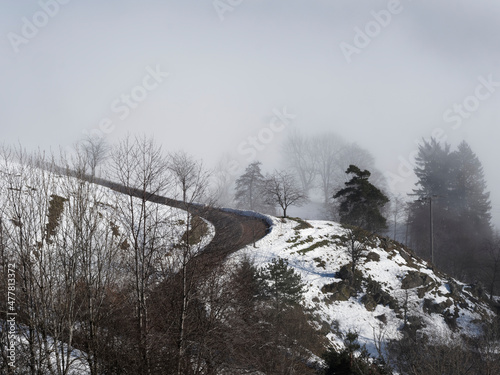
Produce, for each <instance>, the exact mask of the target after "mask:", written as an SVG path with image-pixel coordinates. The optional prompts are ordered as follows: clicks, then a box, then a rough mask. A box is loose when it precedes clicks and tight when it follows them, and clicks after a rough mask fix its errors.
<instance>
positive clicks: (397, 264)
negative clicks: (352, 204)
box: [234, 218, 493, 355]
mask: <svg viewBox="0 0 500 375" xmlns="http://www.w3.org/2000/svg"><path fill="white" fill-rule="evenodd" d="M271 219H272V221H273V223H274V225H273V227H272V230H271V233H270V234H269V235H267V236H266V237H264V238H263V239H262V240H260V241H259V242H257V248H254V247H251V246H249V247H247V248H245V249H243V250H241V251H240V252H239V253H237V254H235V255H234V257H235V259H236V260H237V259H238V257H240V256H242V254H247V255H248V256H249V257H250V258H253V259H254V260H255V262H256V264H257V265H258V266H264V265H266V264H267V263H268V262H270V261H271V260H272V259H273V258H277V257H280V258H285V259H287V260H288V262H289V265H291V266H293V267H294V268H295V269H296V270H297V271H298V272H299V273H300V274H301V276H302V278H303V280H304V281H305V283H306V285H307V292H306V294H305V301H304V304H305V306H306V307H308V308H310V309H312V310H313V311H314V312H315V313H316V314H317V315H318V317H319V318H320V320H321V321H322V324H323V326H327V327H328V328H329V331H330V333H329V334H328V338H329V339H330V341H331V343H332V344H334V345H342V344H341V342H342V341H341V337H340V335H339V333H346V332H348V331H349V330H351V331H355V332H357V333H358V334H359V339H360V342H361V343H364V344H366V347H367V349H368V350H369V351H370V352H371V353H372V354H375V355H376V347H375V344H376V342H377V340H376V337H379V338H380V337H381V338H382V341H385V340H390V339H397V338H399V337H400V334H401V328H402V326H403V324H404V311H405V310H406V311H407V316H411V317H413V318H412V319H414V318H415V317H417V318H418V319H420V321H421V323H423V324H422V325H423V327H422V328H421V332H422V333H423V334H426V335H428V336H429V337H436V334H438V335H439V336H441V337H450V338H453V337H458V336H459V335H460V334H467V335H474V334H475V333H477V332H478V324H479V323H480V322H481V321H482V320H483V319H487V318H488V317H491V316H493V312H492V311H491V309H490V308H489V307H488V306H487V305H486V304H485V303H484V302H480V301H479V299H478V298H477V296H475V295H474V294H475V290H474V288H472V287H470V286H467V285H464V284H462V283H460V282H458V281H456V280H451V279H450V278H448V277H447V276H446V275H444V274H439V273H435V272H433V271H432V269H431V268H430V267H429V265H428V264H427V262H425V261H422V260H420V259H418V258H416V257H414V256H412V255H411V254H410V253H409V252H408V251H407V250H405V249H403V248H402V247H401V246H400V245H397V244H394V243H392V242H390V243H384V242H383V241H384V240H383V239H381V238H378V237H376V238H374V239H373V240H372V241H371V242H372V243H371V245H370V246H368V247H367V250H366V251H364V253H365V255H368V254H369V256H368V257H364V258H363V259H361V261H360V264H359V266H358V267H357V269H358V270H359V271H360V272H361V274H362V275H363V276H362V278H363V280H364V281H363V283H362V286H361V288H360V290H359V291H358V292H357V293H356V295H354V296H353V295H351V296H349V295H347V296H346V295H345V294H344V295H342V293H339V289H340V290H341V291H342V289H341V288H339V286H340V285H341V284H342V283H343V280H342V279H341V275H342V272H341V270H342V267H343V266H345V265H347V264H349V263H350V256H349V252H348V251H347V247H346V245H345V243H344V241H343V240H342V239H341V236H343V235H345V233H346V230H345V229H344V228H343V227H342V226H341V225H339V224H337V223H334V222H327V221H307V222H304V221H301V220H298V221H297V220H292V219H284V220H283V219H277V218H271ZM307 224H309V225H307ZM307 226H310V227H308V228H306V227H307ZM344 271H345V269H344ZM379 288H380V290H379ZM374 289H375V292H374ZM370 291H371V292H370ZM373 294H376V295H375V300H377V299H379V300H381V301H379V303H376V302H375V303H374V299H373V298H370V297H368V296H367V295H373ZM339 295H340V297H339Z"/></svg>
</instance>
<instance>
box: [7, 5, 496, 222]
mask: <svg viewBox="0 0 500 375" xmlns="http://www.w3.org/2000/svg"><path fill="white" fill-rule="evenodd" d="M499 21H500V4H499V3H497V2H495V1H487V0H480V1H463V0H462V1H460V0H457V1H439V2H436V1H409V0H401V1H398V0H389V1H372V0H370V1H356V2H353V1H351V0H343V1H326V0H311V1H295V0H275V1H270V0H267V1H264V0H207V1H170V0H162V1H159V0H143V1H131V0H112V1H94V0H88V1H76V0H73V1H69V0H64V1H63V0H40V1H30V2H28V1H23V2H19V1H6V0H4V1H2V2H1V3H0V34H1V35H2V38H1V40H0V72H1V83H2V84H1V86H0V101H1V107H0V108H1V110H0V121H1V130H2V141H3V142H4V143H6V144H15V143H20V144H21V145H23V146H25V147H27V148H28V149H35V148H41V149H49V148H52V149H57V148H58V147H59V146H62V147H70V146H71V145H72V144H73V143H75V142H76V141H77V140H79V139H80V138H81V137H82V136H84V135H85V134H92V135H95V136H100V137H104V138H106V139H107V140H108V141H109V142H110V143H113V142H115V141H116V140H118V139H120V137H123V136H124V135H125V134H127V133H133V134H136V133H140V134H143V133H144V134H146V135H153V136H154V137H155V139H156V141H158V142H159V143H161V144H162V145H164V147H165V149H166V150H178V149H184V150H186V151H187V152H189V153H191V154H193V155H194V156H195V157H197V158H203V159H204V160H205V161H206V162H207V164H209V165H215V163H217V161H218V160H220V159H221V158H222V157H223V156H224V157H226V159H229V160H231V161H232V162H233V164H234V165H236V166H237V167H241V168H244V167H245V166H246V165H247V164H248V163H249V162H251V161H253V160H261V161H263V162H264V163H268V164H269V165H278V164H279V163H280V162H281V161H280V152H279V150H280V148H281V145H282V143H283V141H284V140H285V139H286V138H287V137H288V136H289V134H290V133H291V132H293V131H295V130H299V131H300V132H301V133H302V134H317V133H321V132H325V131H331V132H335V133H337V134H338V135H340V136H342V137H343V138H344V139H346V140H347V141H349V142H356V143H357V144H358V145H359V146H361V147H362V148H364V149H367V150H369V151H370V152H371V153H372V154H373V155H374V157H375V161H376V165H377V168H378V169H379V170H380V171H381V172H382V173H383V174H384V175H385V176H386V178H387V180H388V185H389V187H390V188H391V190H392V191H393V192H394V193H398V192H399V193H408V192H410V191H411V188H412V187H413V184H414V182H415V177H414V175H413V173H412V171H411V168H412V163H413V160H414V156H415V154H416V150H417V148H418V145H417V143H418V142H419V141H420V140H421V139H422V138H426V139H427V138H430V137H431V136H434V137H435V138H437V139H439V140H441V141H446V142H449V143H451V145H452V148H454V147H456V146H457V145H458V144H459V143H460V142H461V141H462V140H466V141H467V142H468V143H469V144H470V146H471V148H472V150H473V151H474V152H475V153H476V154H477V156H478V157H479V159H480V161H481V162H482V163H483V166H484V172H485V177H486V179H487V181H488V187H489V190H490V191H491V198H492V204H493V209H492V214H493V217H494V222H495V223H496V224H497V225H498V224H499V223H500V174H498V173H497V171H498V167H497V162H498V141H499V135H500V130H499V125H500V112H499V108H500V106H499V104H500V49H499V48H498V47H499V45H500V44H499V42H500V22H499Z"/></svg>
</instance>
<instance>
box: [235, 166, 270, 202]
mask: <svg viewBox="0 0 500 375" xmlns="http://www.w3.org/2000/svg"><path fill="white" fill-rule="evenodd" d="M260 165H261V163H260V162H258V161H256V162H253V163H251V164H250V165H249V166H248V167H247V168H246V169H245V173H243V174H242V175H241V176H240V177H239V178H238V179H237V180H236V194H235V200H236V203H237V206H238V208H243V209H248V210H252V211H265V210H266V204H265V203H264V198H263V194H262V188H263V185H264V176H263V175H262V172H261V170H260Z"/></svg>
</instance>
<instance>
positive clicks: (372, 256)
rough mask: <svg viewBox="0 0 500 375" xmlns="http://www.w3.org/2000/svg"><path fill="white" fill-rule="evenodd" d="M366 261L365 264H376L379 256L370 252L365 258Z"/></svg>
mask: <svg viewBox="0 0 500 375" xmlns="http://www.w3.org/2000/svg"><path fill="white" fill-rule="evenodd" d="M366 261H367V262H378V261H380V255H378V254H377V253H375V252H373V251H370V252H369V253H368V255H367V256H366Z"/></svg>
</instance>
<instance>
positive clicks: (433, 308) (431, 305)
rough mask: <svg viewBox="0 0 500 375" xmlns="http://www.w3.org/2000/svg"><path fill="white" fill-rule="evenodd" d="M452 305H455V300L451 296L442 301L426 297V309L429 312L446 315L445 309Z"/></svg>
mask: <svg viewBox="0 0 500 375" xmlns="http://www.w3.org/2000/svg"><path fill="white" fill-rule="evenodd" d="M451 305H453V301H452V300H451V299H449V298H448V299H447V300H446V301H444V302H441V303H435V302H434V301H433V300H431V299H428V298H426V299H425V300H424V311H425V312H426V313H428V314H442V315H443V316H444V315H445V314H444V311H445V310H446V309H447V308H449V307H450V306H451Z"/></svg>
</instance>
